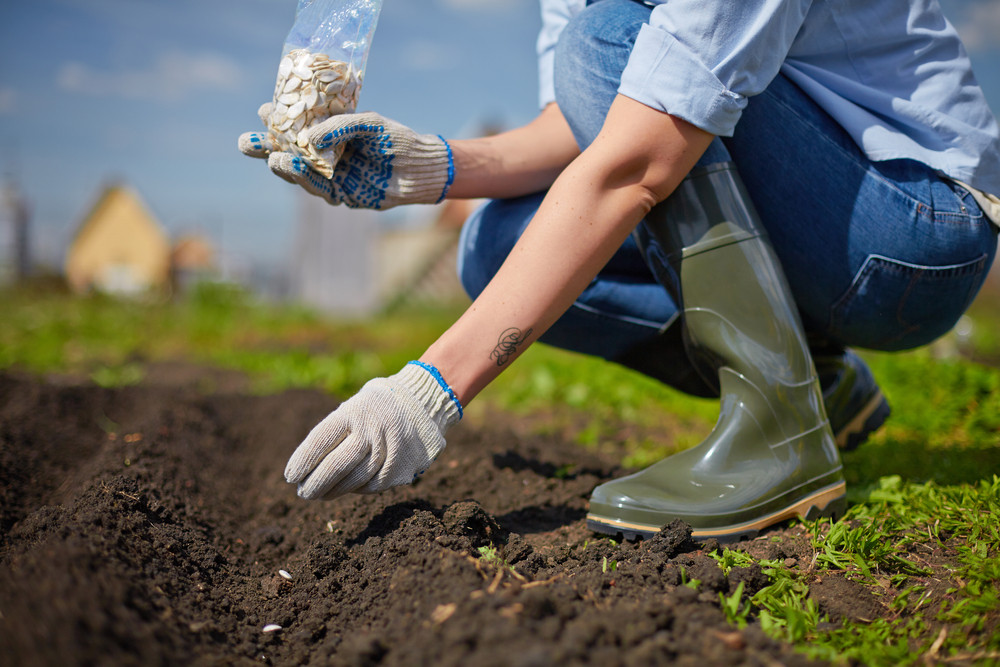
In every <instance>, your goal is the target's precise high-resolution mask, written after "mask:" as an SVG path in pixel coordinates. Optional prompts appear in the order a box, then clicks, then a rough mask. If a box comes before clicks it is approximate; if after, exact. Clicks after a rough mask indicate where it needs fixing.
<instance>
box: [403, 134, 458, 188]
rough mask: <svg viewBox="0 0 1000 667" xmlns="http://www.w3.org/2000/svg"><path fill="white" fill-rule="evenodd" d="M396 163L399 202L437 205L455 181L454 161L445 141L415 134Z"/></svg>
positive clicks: (436, 137)
mask: <svg viewBox="0 0 1000 667" xmlns="http://www.w3.org/2000/svg"><path fill="white" fill-rule="evenodd" d="M396 163H397V164H398V165H399V166H400V167H402V168H401V169H400V170H399V174H400V176H399V181H398V186H397V187H398V190H399V194H398V196H399V199H400V200H401V201H405V202H412V203H415V204H437V203H439V202H440V201H441V200H443V199H444V198H445V195H447V194H448V188H450V187H451V184H452V181H454V180H455V160H454V157H453V156H452V152H451V146H449V145H448V142H447V141H445V138H444V137H442V136H440V135H438V136H435V135H432V134H418V135H416V136H415V137H413V139H412V143H410V145H409V146H408V147H407V149H406V150H405V151H400V152H399V154H398V155H397V157H396Z"/></svg>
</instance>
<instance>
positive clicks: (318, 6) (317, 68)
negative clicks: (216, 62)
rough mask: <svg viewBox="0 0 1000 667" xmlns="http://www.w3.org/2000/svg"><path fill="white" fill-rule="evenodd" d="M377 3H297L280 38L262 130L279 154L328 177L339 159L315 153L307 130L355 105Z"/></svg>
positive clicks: (355, 0) (303, 0) (304, 0)
mask: <svg viewBox="0 0 1000 667" xmlns="http://www.w3.org/2000/svg"><path fill="white" fill-rule="evenodd" d="M381 11H382V0H299V4H298V7H297V8H296V10H295V21H294V23H293V25H292V29H291V30H290V31H289V32H288V36H287V37H286V38H285V45H284V48H283V49H282V52H281V62H280V63H279V65H278V77H277V81H276V82H275V86H274V99H273V100H272V105H271V114H270V116H269V118H268V122H267V126H268V131H269V132H270V134H271V140H272V142H273V143H274V144H275V145H276V146H277V149H278V150H282V151H286V152H289V153H294V154H295V155H300V156H302V157H304V158H306V159H307V160H308V161H309V163H310V164H311V165H312V167H313V168H314V169H315V170H316V171H318V172H319V173H321V174H323V175H324V176H326V177H327V178H330V177H331V176H332V175H333V165H335V164H336V162H337V160H338V159H339V158H340V155H339V154H338V153H336V152H333V151H332V150H326V151H317V150H316V149H315V148H314V147H313V146H312V145H311V144H310V143H309V142H308V140H307V138H306V135H307V134H308V130H309V128H311V127H312V126H313V125H315V124H317V123H320V122H322V121H324V120H326V119H327V118H329V117H331V116H335V115H337V114H341V113H352V112H353V111H354V110H355V109H356V108H357V106H358V96H359V94H360V93H361V83H362V81H363V80H364V72H365V64H366V62H367V61H368V50H369V48H370V46H371V41H372V36H373V35H374V33H375V26H376V24H377V23H378V17H379V13H380V12H381Z"/></svg>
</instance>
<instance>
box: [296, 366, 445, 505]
mask: <svg viewBox="0 0 1000 667" xmlns="http://www.w3.org/2000/svg"><path fill="white" fill-rule="evenodd" d="M461 418H462V406H461V404H460V403H459V402H458V398H457V397H456V396H455V394H454V392H452V390H451V388H450V387H448V384H447V383H446V382H445V381H444V379H443V378H442V377H441V374H440V373H439V372H438V371H437V369H436V368H434V367H433V366H430V365H429V364H423V363H421V362H418V361H411V362H410V363H408V364H407V365H406V366H404V367H403V370H401V371H400V372H398V373H396V374H395V375H392V376H390V377H387V378H376V379H374V380H370V381H369V382H368V383H366V384H365V386H364V387H362V388H361V391H359V392H358V393H357V394H355V395H354V396H353V397H351V398H350V399H348V400H347V401H345V402H344V403H342V404H341V406H340V407H339V408H337V409H336V410H334V411H333V412H332V413H330V415H329V416H327V418H326V419H324V420H323V421H321V422H320V423H319V424H317V425H316V427H315V428H313V430H312V431H311V432H310V433H309V435H308V437H306V439H305V440H304V441H303V442H302V444H301V445H299V447H298V449H296V450H295V453H294V454H292V457H291V458H290V459H289V460H288V464H287V465H286V466H285V479H286V480H287V481H288V482H289V483H291V484H298V485H299V486H298V493H299V496H300V497H302V498H306V499H310V500H315V499H318V498H323V499H326V500H330V499H333V498H336V497H337V496H341V495H344V494H345V493H351V492H355V493H376V492H378V491H384V490H386V489H388V488H390V487H393V486H398V485H400V484H410V483H411V482H413V480H414V479H416V478H417V477H418V476H419V475H420V474H421V473H423V472H424V470H426V469H427V467H428V466H429V465H430V464H431V463H433V462H434V459H435V458H436V457H437V455H438V453H440V451H441V450H442V449H444V446H445V440H444V434H445V432H446V431H447V430H448V428H449V427H450V426H452V425H453V424H455V423H456V422H458V420H459V419H461Z"/></svg>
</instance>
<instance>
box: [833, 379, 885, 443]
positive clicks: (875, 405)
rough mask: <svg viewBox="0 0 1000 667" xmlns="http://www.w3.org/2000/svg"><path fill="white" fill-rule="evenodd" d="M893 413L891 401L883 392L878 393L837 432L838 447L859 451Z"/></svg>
mask: <svg viewBox="0 0 1000 667" xmlns="http://www.w3.org/2000/svg"><path fill="white" fill-rule="evenodd" d="M891 413H892V408H890V407H889V401H887V400H885V396H883V395H882V392H881V391H880V392H878V393H877V394H875V396H873V397H872V398H871V400H869V401H868V403H867V404H866V405H865V407H864V409H862V410H861V412H859V413H858V414H857V416H855V417H854V419H852V420H851V421H850V422H849V423H848V424H846V425H845V426H844V427H843V428H841V429H840V430H839V431H838V432H837V434H836V438H837V447H839V448H840V449H842V450H844V451H850V450H852V449H857V448H858V447H859V446H860V445H861V444H862V443H863V442H864V441H865V440H867V439H868V436H870V435H871V434H872V433H874V432H875V431H877V430H878V429H879V428H881V426H882V424H884V423H885V420H886V419H888V418H889V415H890V414H891Z"/></svg>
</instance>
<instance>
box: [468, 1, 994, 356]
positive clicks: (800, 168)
mask: <svg viewBox="0 0 1000 667" xmlns="http://www.w3.org/2000/svg"><path fill="white" fill-rule="evenodd" d="M649 11H650V9H649V8H648V7H646V6H644V5H643V4H641V3H639V2H636V1H635V0H598V1H596V2H592V3H590V4H589V6H588V7H587V8H586V9H585V10H584V11H583V12H581V13H580V14H579V15H578V16H576V17H574V19H573V20H572V21H571V22H570V24H569V25H568V26H567V28H566V30H565V31H564V32H563V34H562V36H561V38H560V42H559V45H558V47H557V49H556V71H555V86H556V101H557V103H558V104H559V107H560V109H561V111H562V113H563V115H564V116H565V117H566V119H567V121H568V122H569V124H570V127H571V128H572V130H573V133H574V136H575V137H576V140H577V142H578V143H579V145H580V147H581V148H586V147H587V146H588V145H589V144H590V142H591V141H593V139H594V138H595V137H596V136H597V133H598V131H599V130H600V128H601V125H602V124H603V122H604V117H605V115H606V114H607V110H608V108H609V106H610V105H611V102H612V100H613V99H614V97H615V95H616V91H617V88H618V82H619V77H620V75H621V72H622V70H623V69H624V67H625V63H626V62H627V59H628V55H629V52H630V50H631V47H632V44H633V43H634V40H635V37H636V35H637V34H638V31H639V28H640V26H641V25H642V24H643V23H644V22H646V21H647V20H648V17H649ZM725 160H732V161H733V162H734V163H735V164H736V167H737V169H738V170H739V173H740V175H741V176H742V179H743V181H744V183H745V185H746V187H747V190H748V191H749V193H750V197H751V199H752V200H753V204H754V205H755V208H756V209H757V212H758V213H759V214H760V217H761V222H762V224H763V226H764V228H765V229H766V230H767V233H768V236H769V237H770V240H771V243H772V245H773V246H774V249H775V252H776V253H777V256H778V258H779V259H780V261H781V264H782V268H783V269H784V271H785V275H786V276H787V278H788V282H789V284H790V285H791V288H792V292H793V296H794V299H795V301H796V304H797V306H798V308H799V311H800V313H801V315H802V321H803V324H804V326H805V328H806V331H807V333H808V334H809V335H810V337H811V339H816V340H822V341H824V344H827V345H833V346H854V347H864V348H871V349H878V350H901V349H908V348H913V347H918V346H921V345H924V344H927V343H929V342H931V341H933V340H934V339H935V338H938V337H939V336H941V335H942V334H944V333H946V332H947V331H948V330H950V329H951V328H952V327H953V326H954V324H955V322H956V321H957V320H958V318H959V317H960V316H961V315H962V313H963V312H964V311H965V310H966V308H968V306H969V304H970V303H971V302H972V300H973V298H974V297H975V295H976V293H977V292H978V290H979V288H980V287H981V285H982V283H983V281H984V280H985V278H986V274H987V272H988V270H989V268H990V265H991V264H992V262H993V258H994V255H995V254H996V249H997V230H996V228H995V227H994V226H993V225H992V224H990V222H989V221H988V220H987V219H986V217H985V216H984V215H983V213H982V211H981V210H980V208H979V206H978V205H977V204H976V202H975V200H974V199H973V198H972V196H971V195H969V193H968V192H967V191H965V190H964V189H963V188H961V187H960V186H958V185H956V184H954V183H952V182H951V181H948V180H946V179H942V178H940V177H939V176H938V175H937V174H936V173H935V172H934V171H933V170H932V169H930V168H929V167H927V166H925V165H923V164H921V163H919V162H916V161H912V160H893V161H888V162H872V161H870V160H869V159H868V158H867V157H866V156H865V155H864V153H862V152H861V150H859V148H858V147H857V145H856V144H854V142H853V141H852V140H851V138H850V137H849V136H848V135H847V134H846V133H845V132H844V131H843V130H842V129H841V128H840V127H839V126H838V125H837V124H836V123H835V122H834V121H833V120H832V119H831V118H830V117H829V116H828V115H827V114H826V113H825V112H824V111H823V110H822V109H821V108H820V107H819V106H817V105H816V104H815V103H814V102H813V101H812V100H811V99H810V98H809V97H807V96H806V95H805V94H804V93H803V92H802V91H801V90H800V89H799V88H798V87H796V86H795V85H794V84H793V83H791V81H789V80H788V79H787V78H785V77H784V76H783V75H779V76H778V77H777V78H776V79H775V80H774V81H773V82H772V83H771V85H770V86H769V87H768V88H767V90H765V91H764V92H763V93H762V94H760V95H758V96H756V97H754V98H752V99H751V100H750V101H749V104H748V106H747V109H746V111H745V112H744V114H743V117H742V118H741V120H740V122H739V124H738V126H737V129H736V132H735V135H734V136H733V137H732V138H723V139H716V140H715V141H714V142H713V143H712V146H711V147H710V148H709V150H708V152H707V153H706V154H705V156H704V157H703V158H702V160H701V163H703V164H706V163H712V162H719V161H725ZM544 196H545V193H544V192H539V193H536V194H532V195H528V196H525V197H520V198H516V199H506V200H493V201H490V202H487V203H486V204H484V205H483V206H482V207H480V208H479V209H478V210H477V211H476V212H475V213H474V214H473V215H472V216H471V217H470V218H469V220H468V221H467V222H466V224H465V226H464V228H463V231H462V237H461V244H460V250H459V260H458V272H459V277H460V278H461V281H462V283H463V285H464V286H465V289H466V291H467V292H468V293H469V295H470V296H472V297H475V296H476V295H478V294H479V292H480V291H481V290H482V289H483V287H485V286H486V283H487V282H489V280H490V279H491V278H492V277H493V275H494V274H495V273H496V271H497V269H498V268H499V267H500V264H501V263H502V262H503V260H504V259H505V258H506V256H507V254H508V252H509V251H510V250H511V248H512V247H513V245H514V243H515V242H516V241H517V239H518V237H520V235H521V233H522V231H523V230H524V229H525V227H526V226H527V224H528V222H530V220H531V218H532V216H533V215H534V213H535V211H536V210H537V208H538V206H539V204H540V203H541V201H542V198H543V197H544ZM677 320H678V308H677V306H676V304H675V303H674V302H673V301H672V300H671V298H670V297H669V295H668V293H667V290H665V289H664V288H663V286H661V285H659V284H658V283H657V282H656V280H655V279H654V277H653V274H652V273H651V271H650V270H649V268H648V267H647V266H646V263H645V261H644V260H643V257H642V255H641V254H640V252H639V250H638V248H637V247H636V245H635V242H634V241H633V240H631V239H630V240H628V241H626V242H625V243H624V244H623V245H622V247H621V248H620V249H619V250H618V252H617V253H616V254H615V255H614V257H613V258H612V259H611V261H610V262H608V264H607V265H606V266H605V267H604V269H603V270H602V271H601V272H600V273H599V274H598V275H597V277H596V278H595V279H594V280H593V281H592V282H591V283H590V285H589V286H588V287H587V288H586V289H585V290H584V292H583V293H582V294H581V295H580V297H579V299H577V301H576V303H574V304H573V306H572V307H571V308H570V309H569V310H568V311H567V312H566V313H565V314H564V315H563V316H562V317H561V319H559V321H558V322H557V323H556V324H555V325H554V326H553V327H552V328H551V329H550V330H549V331H548V332H546V334H545V335H544V336H543V337H542V339H541V340H542V341H544V342H547V343H550V344H553V345H556V346H559V347H564V348H567V349H570V350H574V351H578V352H583V353H586V354H593V355H598V356H601V357H603V358H605V359H610V360H618V359H620V358H621V357H622V355H624V354H626V353H627V352H628V351H629V350H631V349H634V348H635V347H636V346H640V345H642V344H643V343H644V342H646V341H648V340H650V339H651V338H653V337H656V336H658V335H661V334H662V333H664V332H665V331H666V330H667V328H668V327H671V326H672V325H673V324H674V323H675V322H676V321H677ZM677 340H679V337H678V338H677Z"/></svg>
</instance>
